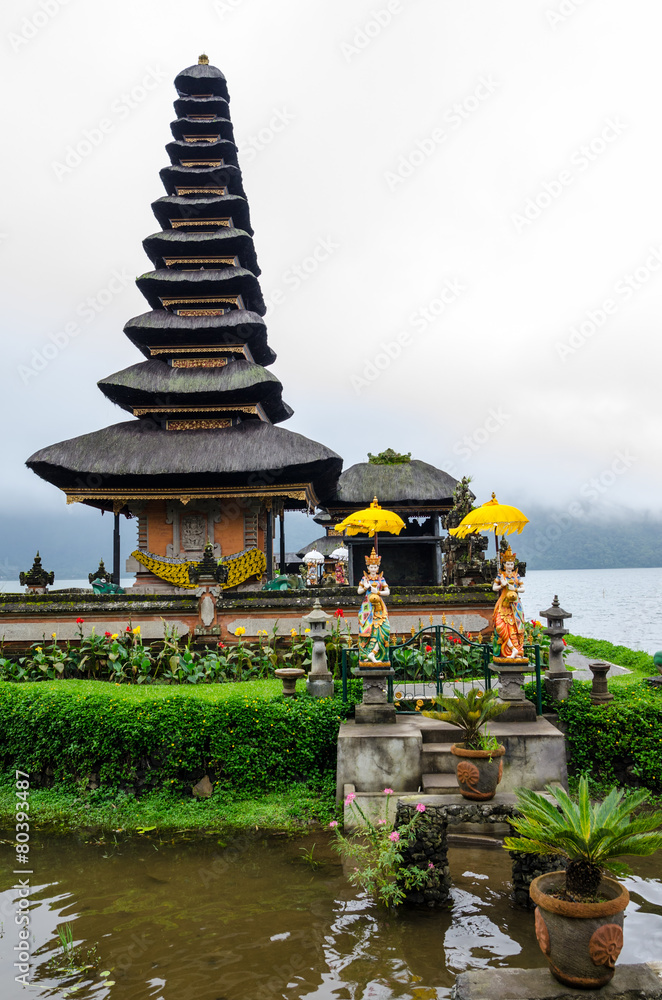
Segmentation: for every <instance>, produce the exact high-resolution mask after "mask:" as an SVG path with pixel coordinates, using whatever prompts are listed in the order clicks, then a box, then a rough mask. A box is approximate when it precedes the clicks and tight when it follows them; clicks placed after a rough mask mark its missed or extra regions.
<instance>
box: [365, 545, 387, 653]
mask: <svg viewBox="0 0 662 1000" xmlns="http://www.w3.org/2000/svg"><path fill="white" fill-rule="evenodd" d="M365 561H366V565H367V570H366V572H365V573H364V574H363V576H362V578H361V582H360V584H359V586H358V590H357V592H358V594H359V595H361V596H363V603H362V604H361V607H360V609H359V650H360V653H361V657H362V658H363V660H371V661H372V662H373V663H386V662H388V646H389V636H390V632H391V626H390V623H389V620H388V611H387V610H386V605H385V604H384V598H385V597H388V596H389V594H390V590H389V588H388V584H387V583H386V580H385V579H384V574H383V573H381V572H380V570H379V566H380V563H381V556H378V555H377V553H376V552H375V550H374V548H373V550H372V552H371V553H370V555H369V556H366V557H365Z"/></svg>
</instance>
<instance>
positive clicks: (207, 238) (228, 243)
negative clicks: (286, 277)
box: [143, 226, 260, 276]
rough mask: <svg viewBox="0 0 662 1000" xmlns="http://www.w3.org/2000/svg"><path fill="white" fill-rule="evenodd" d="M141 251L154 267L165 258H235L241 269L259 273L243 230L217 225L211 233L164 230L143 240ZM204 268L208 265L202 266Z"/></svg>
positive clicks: (250, 241) (250, 245)
mask: <svg viewBox="0 0 662 1000" xmlns="http://www.w3.org/2000/svg"><path fill="white" fill-rule="evenodd" d="M143 248H144V250H145V253H146V254H147V256H148V257H149V258H150V260H151V261H152V262H153V263H154V264H155V265H156V267H159V268H160V267H163V266H164V265H165V258H166V257H169V258H171V257H228V256H229V257H238V258H239V263H240V264H241V266H242V267H245V268H247V269H248V270H249V271H252V272H253V274H254V275H256V276H257V275H258V274H259V273H260V268H259V266H258V263H257V257H256V255H255V246H254V244H253V240H252V239H251V237H250V236H249V235H248V233H246V232H244V230H243V229H234V228H232V229H231V228H229V227H225V226H221V227H220V228H219V229H215V230H214V232H213V233H189V232H184V231H183V230H181V229H166V230H165V231H164V232H162V233H154V234H153V235H152V236H148V237H147V239H145V240H143ZM205 266H208V265H205Z"/></svg>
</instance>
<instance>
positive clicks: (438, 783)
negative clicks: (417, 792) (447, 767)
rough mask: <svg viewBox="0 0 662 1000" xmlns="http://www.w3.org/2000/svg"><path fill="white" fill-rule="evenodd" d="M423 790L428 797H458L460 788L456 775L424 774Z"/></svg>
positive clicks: (422, 780) (422, 778) (422, 779)
mask: <svg viewBox="0 0 662 1000" xmlns="http://www.w3.org/2000/svg"><path fill="white" fill-rule="evenodd" d="M421 788H422V789H423V792H425V793H426V794H427V795H458V794H459V788H458V785H457V778H456V777H455V775H454V774H424V775H423V776H422V777H421Z"/></svg>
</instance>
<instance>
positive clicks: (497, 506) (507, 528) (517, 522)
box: [448, 493, 529, 566]
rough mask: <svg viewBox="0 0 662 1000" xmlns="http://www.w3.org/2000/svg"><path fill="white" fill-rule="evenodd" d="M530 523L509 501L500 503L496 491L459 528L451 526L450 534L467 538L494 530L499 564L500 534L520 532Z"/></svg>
mask: <svg viewBox="0 0 662 1000" xmlns="http://www.w3.org/2000/svg"><path fill="white" fill-rule="evenodd" d="M528 523H529V519H528V517H525V515H524V514H523V513H522V511H521V510H518V508H517V507H511V506H510V504H507V503H499V501H498V500H497V498H496V496H495V495H494V493H493V494H492V499H491V500H488V501H487V503H484V504H482V505H481V506H480V507H477V508H476V509H475V510H472V511H470V512H469V513H468V514H467V516H466V517H464V518H462V520H461V521H460V523H459V524H458V526H457V528H449V529H448V533H449V535H455V536H456V537H457V538H466V537H467V535H472V534H474V532H476V531H493V532H494V538H495V541H496V550H497V566H498V564H499V535H510V534H512V532H513V531H517V532H518V533H520V532H521V531H522V529H523V528H524V526H525V525H527V524H528Z"/></svg>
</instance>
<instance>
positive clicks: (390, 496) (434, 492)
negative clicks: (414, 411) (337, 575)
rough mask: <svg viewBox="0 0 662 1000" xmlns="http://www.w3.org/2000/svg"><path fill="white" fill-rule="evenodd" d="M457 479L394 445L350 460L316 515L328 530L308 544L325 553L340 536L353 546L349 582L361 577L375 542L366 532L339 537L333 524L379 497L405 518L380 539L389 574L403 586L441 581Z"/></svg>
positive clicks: (427, 584) (388, 578) (425, 584)
mask: <svg viewBox="0 0 662 1000" xmlns="http://www.w3.org/2000/svg"><path fill="white" fill-rule="evenodd" d="M457 483H458V481H457V480H456V479H454V478H453V477H452V476H450V475H449V474H448V473H447V472H443V471H442V470H441V469H437V468H435V466H433V465H429V464H428V463H427V462H421V461H418V460H416V459H412V458H411V457H410V456H409V455H398V454H396V453H395V452H392V451H390V450H388V451H386V452H383V453H382V454H381V455H376V456H370V461H369V462H360V463H358V464H357V465H352V466H350V468H349V469H347V470H346V471H345V472H343V473H342V475H341V476H340V478H339V480H338V488H337V491H336V494H335V496H333V497H332V498H331V499H330V500H328V501H327V502H326V503H325V504H324V505H323V506H324V512H323V513H322V514H321V515H318V516H317V517H316V518H315V520H316V521H317V523H318V524H321V525H323V526H324V527H325V528H326V536H325V537H324V538H321V539H317V540H316V542H315V543H311V545H310V546H306V548H307V549H308V548H312V545H313V544H315V545H316V547H317V548H318V549H319V550H320V551H322V553H323V554H324V555H326V554H327V550H328V548H329V546H330V545H332V546H337V545H339V544H340V542H341V541H343V542H344V544H345V545H347V547H348V548H349V553H350V556H349V566H348V570H349V572H348V576H349V582H350V584H354V583H358V581H359V580H360V579H361V576H362V575H363V573H364V571H365V558H364V557H365V556H367V555H369V553H370V551H371V549H372V545H373V542H372V540H371V539H369V538H368V537H367V536H366V535H354V536H351V537H347V538H345V537H344V536H343V538H342V539H341V538H339V537H338V532H336V530H335V527H334V525H336V524H338V523H340V521H342V520H343V519H344V518H345V517H347V515H348V514H351V513H353V512H354V511H357V510H360V509H361V508H363V507H367V506H369V504H370V501H371V500H372V499H373V497H377V498H378V501H379V503H380V505H381V506H382V507H386V508H388V510H392V511H395V512H396V513H397V514H399V515H400V517H401V518H402V520H403V521H404V522H405V527H404V528H403V529H402V531H401V532H400V534H399V535H390V534H386V533H382V534H380V535H379V539H378V545H379V552H380V555H381V556H382V557H383V563H382V565H383V569H384V575H385V576H386V578H387V580H392V581H393V582H394V583H395V582H397V583H398V584H399V585H401V586H413V587H427V586H434V585H436V584H441V583H442V578H443V577H442V573H443V569H442V563H443V556H442V542H443V541H444V538H445V534H444V535H442V533H441V532H442V527H443V526H444V525H443V521H444V517H445V515H447V514H448V512H449V511H450V510H451V508H452V507H453V504H454V500H453V490H454V489H455V487H456V486H457Z"/></svg>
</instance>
